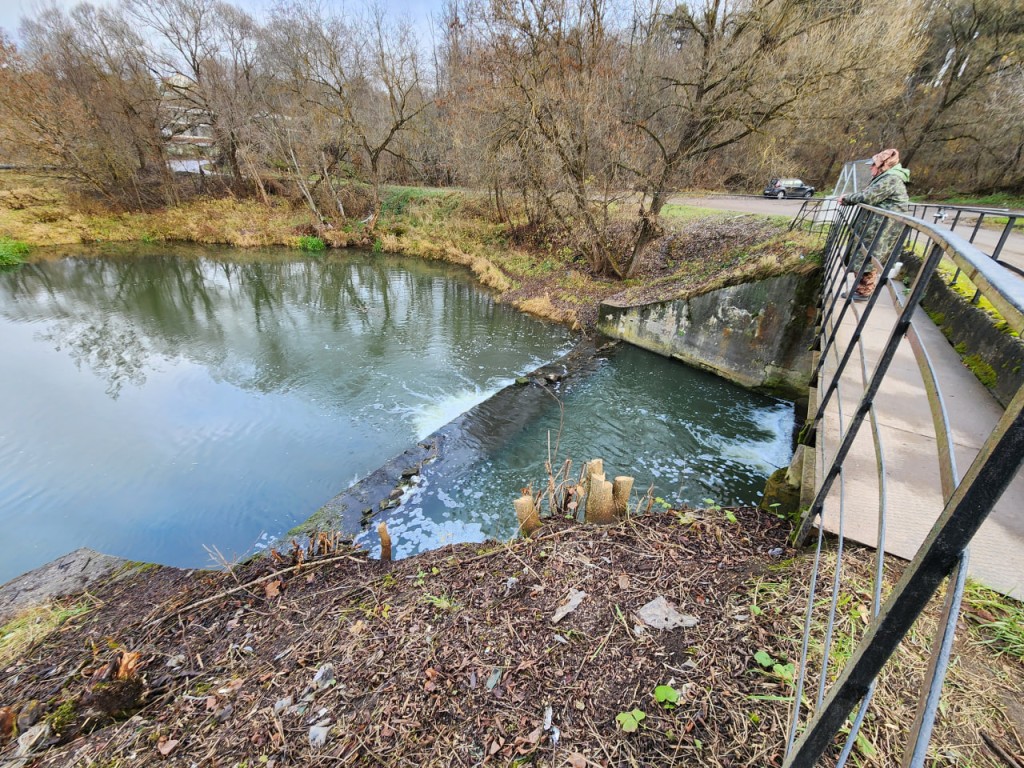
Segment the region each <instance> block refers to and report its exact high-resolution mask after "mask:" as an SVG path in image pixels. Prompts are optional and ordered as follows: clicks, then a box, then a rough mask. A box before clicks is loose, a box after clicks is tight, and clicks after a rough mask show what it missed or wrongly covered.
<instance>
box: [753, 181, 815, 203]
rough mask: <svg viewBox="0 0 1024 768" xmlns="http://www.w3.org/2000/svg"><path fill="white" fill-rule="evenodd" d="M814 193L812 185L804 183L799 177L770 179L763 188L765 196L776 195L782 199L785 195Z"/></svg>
mask: <svg viewBox="0 0 1024 768" xmlns="http://www.w3.org/2000/svg"><path fill="white" fill-rule="evenodd" d="M813 194H814V187H812V186H811V185H810V184H804V183H803V182H802V181H800V179H772V180H771V181H769V182H768V186H767V187H765V188H764V196H765V197H777V198H779V200H782V199H783V198H786V197H810V196H811V195H813Z"/></svg>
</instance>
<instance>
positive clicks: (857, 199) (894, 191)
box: [843, 163, 910, 212]
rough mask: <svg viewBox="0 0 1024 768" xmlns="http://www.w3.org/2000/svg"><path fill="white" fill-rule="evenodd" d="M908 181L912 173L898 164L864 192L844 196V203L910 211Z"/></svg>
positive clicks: (880, 175)
mask: <svg viewBox="0 0 1024 768" xmlns="http://www.w3.org/2000/svg"><path fill="white" fill-rule="evenodd" d="M908 181H910V171H908V170H907V169H906V168H904V167H903V166H902V165H900V164H898V163H897V164H896V165H894V166H893V167H892V168H890V169H889V170H888V171H886V172H885V173H881V174H879V175H878V176H876V177H875V178H874V179H873V180H872V182H871V183H870V184H869V185H868V186H867V187H865V189H864V191H863V192H855V193H854V194H852V195H846V196H844V197H843V202H844V203H845V204H846V205H856V204H857V203H866V204H867V205H873V206H875V207H877V208H884V209H885V210H887V211H904V212H905V211H907V210H909V209H910V205H909V203H910V198H909V197H908V196H907V187H906V183H907V182H908Z"/></svg>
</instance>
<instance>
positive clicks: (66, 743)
mask: <svg viewBox="0 0 1024 768" xmlns="http://www.w3.org/2000/svg"><path fill="white" fill-rule="evenodd" d="M788 530H789V524H788V523H786V522H784V521H781V520H779V519H777V518H776V517H775V516H773V515H766V514H764V513H762V512H759V511H758V510H756V509H738V510H734V511H733V510H721V509H712V510H702V511H692V510H684V511H680V512H672V511H663V512H661V513H657V514H651V515H646V516H641V517H636V518H631V519H628V520H626V521H623V522H621V523H618V524H615V525H611V526H583V525H578V524H575V523H571V522H568V521H552V520H549V521H547V522H546V524H545V525H544V527H543V528H542V529H541V530H540V531H539V532H538V534H536V535H535V536H534V537H533V538H530V539H516V540H513V541H512V542H506V543H497V542H489V543H485V544H481V545H456V546H449V547H445V548H443V549H440V550H437V551H434V552H430V553H426V554H423V555H420V556H417V557H414V558H410V559H407V560H402V561H399V562H395V563H383V562H379V561H374V560H369V559H367V558H366V557H365V555H364V553H362V552H360V551H358V550H353V549H351V548H350V547H349V546H348V545H346V544H344V543H341V542H339V541H337V540H336V539H334V538H332V537H327V536H321V537H319V538H317V539H316V540H314V542H313V547H314V554H313V555H308V554H304V553H303V552H302V551H301V550H299V549H296V550H294V551H293V552H292V553H291V554H288V555H282V554H275V556H272V557H264V558H261V559H258V560H257V561H255V562H253V563H250V564H247V565H244V566H239V567H237V568H234V569H232V570H230V571H226V572H216V573H211V572H186V571H180V570H176V569H171V568H150V569H143V570H141V571H140V570H132V571H130V572H128V573H127V574H125V575H123V576H122V577H121V578H119V579H115V580H114V581H112V582H111V583H108V584H107V585H105V586H102V587H100V588H97V589H94V590H92V591H91V592H90V593H87V594H85V595H83V596H81V597H79V598H77V600H76V601H75V602H77V603H78V604H79V605H82V604H84V605H86V606H87V607H88V608H89V610H88V612H86V613H83V614H81V615H79V616H77V617H75V618H71V619H69V620H68V621H67V622H66V623H65V624H64V625H63V626H62V627H61V628H60V629H59V630H58V631H55V632H53V633H51V634H50V635H49V636H47V637H46V638H44V639H43V640H42V641H40V642H38V643H37V644H36V645H35V646H34V647H32V648H31V649H30V650H29V651H27V652H25V653H23V654H22V655H21V656H20V657H19V658H18V659H16V660H15V661H13V662H11V663H9V664H8V666H7V667H6V668H5V669H3V680H2V682H0V707H2V708H0V721H3V720H4V719H5V718H6V725H5V726H4V727H5V729H6V730H5V733H10V732H11V730H12V723H13V722H14V721H15V720H18V721H20V722H19V725H18V729H17V730H18V732H20V733H21V734H22V736H21V738H20V740H11V741H9V742H8V743H7V744H6V746H5V747H0V765H4V766H12V767H13V766H82V767H83V768H84V767H85V766H97V767H99V766H103V767H104V768H112V767H113V766H117V767H118V768H121V767H122V766H146V765H164V764H166V765H174V766H239V767H241V766H245V767H246V768H250V767H251V766H264V765H265V766H328V765H331V766H333V765H382V766H385V765H386V766H453V765H460V766H470V765H473V766H477V765H499V766H508V765H543V766H571V767H572V768H579V767H580V766H653V765H713V766H741V765H743V766H746V765H759V766H777V765H781V760H782V755H783V749H784V740H785V733H786V725H787V720H788V717H789V709H790V706H791V705H790V701H791V697H792V666H791V665H792V663H793V660H795V659H796V658H797V657H798V652H799V645H798V643H799V637H800V633H801V627H800V625H801V622H802V617H801V615H800V604H801V601H802V600H805V599H806V593H805V589H806V584H805V581H804V577H805V576H806V570H807V567H808V564H809V561H810V558H808V557H806V556H797V553H795V552H794V551H792V550H790V549H789V548H787V545H786V534H787V533H788ZM863 559H864V566H865V568H866V569H867V570H868V571H869V570H870V557H869V556H868V555H865V556H864V558H863ZM822 599H827V595H823V597H822ZM850 615H851V616H852V617H853V618H854V621H853V625H859V623H860V622H859V621H857V620H856V619H857V617H858V613H857V611H852V612H851V614H850ZM837 631H839V632H845V631H847V630H846V629H843V628H842V627H841V628H840V629H839V630H837ZM928 634H929V630H928V629H927V628H925V629H923V630H922V639H921V645H922V648H921V653H920V660H921V663H922V664H923V659H924V658H926V656H927V642H926V639H927V635H928ZM976 647H977V646H976V644H975V645H968V647H967V648H966V650H967V651H970V650H971V649H972V648H976ZM765 655H767V656H768V657H769V658H770V660H771V662H772V663H774V665H775V666H774V667H773V664H771V663H770V664H767V665H766V664H765V662H764V659H765ZM969 658H970V659H974V660H973V661H970V663H969V665H975V664H979V663H980V664H982V665H983V666H984V664H986V663H988V662H986V661H984V660H982V661H980V662H979V661H978V660H977V659H975V657H974V656H969ZM969 665H968V666H969ZM1020 666H1021V665H1020V664H1019V663H1016V662H1013V663H1009V664H1004V665H1003V666H1002V667H998V668H997V667H986V670H987V671H984V674H982V673H978V671H977V670H974V671H973V672H972V674H976V675H977V674H982V676H981V677H980V678H979V677H975V678H973V682H971V683H970V684H969V685H968V687H969V688H970V689H971V690H968V691H962V690H956V689H954V690H952V691H951V692H950V693H949V694H948V695H947V699H946V703H945V706H946V707H948V708H949V710H950V711H953V712H960V711H961V710H963V709H964V708H965V707H968V706H975V705H976V702H975V700H976V699H977V698H978V697H979V696H980V695H981V693H982V691H983V690H987V691H988V694H987V695H988V698H989V699H990V700H994V699H998V696H997V695H995V694H996V693H997V692H998V690H1004V691H1010V692H1012V691H1014V690H1016V691H1018V692H1019V691H1020V690H1021V687H1020V685H1021V680H1022V679H1024V676H1022V674H1021V669H1020ZM972 669H973V667H972ZM787 670H788V671H787ZM907 670H908V667H906V666H904V667H901V668H900V670H898V672H897V673H896V675H895V676H894V677H893V680H895V682H892V681H890V683H886V684H885V685H883V691H882V692H883V693H885V691H886V690H887V689H886V686H887V685H892V686H894V688H893V693H892V694H891V695H892V697H893V700H894V701H896V702H901V703H900V705H899V706H891V707H890V706H888V705H886V704H885V703H884V702H880V703H878V704H877V705H876V707H875V708H874V709H873V716H872V722H871V723H870V728H871V730H870V731H869V732H868V733H869V736H870V740H869V739H867V738H866V739H865V743H866V746H863V747H862V752H858V753H857V755H856V757H857V764H862V765H891V764H893V763H894V762H895V761H893V760H890V758H892V757H894V755H892V754H890V753H888V752H887V750H888V748H889V747H888V745H887V743H886V741H885V740H886V739H888V738H891V739H892V740H893V742H894V743H902V740H904V739H905V738H906V731H907V728H908V727H909V723H910V722H911V721H912V719H913V718H912V716H908V715H907V712H911V713H912V709H908V707H912V706H913V699H914V695H913V691H912V689H910V690H908V685H909V684H910V682H911V681H910V680H909V679H904V678H905V677H906V676H907V674H908V673H907ZM952 680H953V681H954V683H955V685H956V686H960V685H963V684H964V683H962V682H958V681H960V680H961V678H959V677H953V678H952ZM985 681H987V682H985ZM978 686H987V688H985V687H981V688H979V687H978ZM886 695H888V694H886ZM1006 699H1007V700H1008V701H1011V702H1012V699H1013V696H1012V695H1009V694H1007V696H1006ZM971 702H975V704H971ZM1008 706H1009V705H1008ZM1004 709H1005V707H1004ZM949 720H950V723H949V727H948V728H946V730H947V731H948V733H946V732H943V733H942V735H941V739H940V740H939V741H937V742H936V744H935V746H934V752H935V754H936V760H935V762H934V763H933V764H935V765H991V766H1003V767H1004V768H1005V766H1011V768H1012V766H1015V765H1016V764H1015V763H1008V762H1001V761H1000V759H999V758H998V756H996V753H995V752H993V750H992V749H991V748H989V747H987V746H986V745H985V742H984V736H985V735H986V734H987V735H989V737H990V738H992V739H994V740H995V742H996V743H997V744H998V745H1000V746H999V748H1000V749H1003V750H1004V751H1005V752H1006V753H1007V754H1010V755H1012V754H1017V755H1020V754H1021V753H1022V752H1024V748H1022V743H1021V741H1020V733H1021V731H1020V730H1015V728H1016V726H1015V724H1014V720H1013V718H1012V713H1011V715H1010V716H1007V715H1006V713H1005V711H1003V712H1002V715H1001V717H997V718H995V719H992V718H989V719H988V720H984V721H982V720H979V719H978V717H977V716H976V714H972V716H971V718H969V719H968V721H969V723H971V724H974V725H970V726H966V725H963V724H962V723H961V722H960V721H959V720H958V719H957V718H955V717H952V716H950V718H949ZM978 722H981V723H982V726H981V727H982V730H984V729H987V730H985V731H984V732H982V730H977V729H976V730H975V731H973V732H972V731H971V727H975V725H976V724H977V723H978ZM954 726H955V727H954ZM28 734H32V735H31V736H30V737H29V738H26V736H28ZM879 734H880V735H879ZM951 745H952V746H951ZM965 745H966V746H965ZM1014 750H1016V752H1014ZM19 753H20V754H21V755H22V757H21V759H17V757H16V756H17V755H18V754H19ZM944 755H947V756H946V757H944ZM948 755H954V757H948ZM962 756H966V758H967V759H968V760H969V762H961V757H962Z"/></svg>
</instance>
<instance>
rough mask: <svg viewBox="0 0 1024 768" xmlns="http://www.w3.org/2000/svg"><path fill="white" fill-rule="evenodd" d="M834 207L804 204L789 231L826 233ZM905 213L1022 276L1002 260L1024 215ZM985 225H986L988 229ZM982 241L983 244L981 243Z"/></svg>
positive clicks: (917, 206) (951, 210) (966, 209)
mask: <svg viewBox="0 0 1024 768" xmlns="http://www.w3.org/2000/svg"><path fill="white" fill-rule="evenodd" d="M837 207H838V204H837V199H836V198H834V197H824V198H814V199H811V200H805V201H804V204H803V205H802V206H801V207H800V210H799V211H798V212H797V215H796V216H795V217H794V219H793V223H792V224H791V225H790V228H791V229H792V228H796V227H801V228H805V229H810V230H812V231H822V232H823V231H827V229H828V226H829V225H830V224H831V222H832V220H833V219H834V217H835V214H836V209H837ZM908 212H909V213H910V215H911V216H914V217H916V218H918V219H921V220H922V221H926V222H930V223H932V224H934V225H935V226H936V227H938V228H940V229H947V230H949V231H950V232H957V234H962V235H964V236H966V238H967V242H969V243H971V244H972V245H974V246H976V247H977V248H978V250H979V251H981V252H982V253H984V254H985V255H987V256H988V257H989V258H991V259H992V260H993V261H997V262H999V263H1000V264H1002V265H1003V266H1004V267H1006V268H1007V269H1010V270H1012V271H1014V272H1016V273H1017V274H1018V275H1022V276H1024V269H1022V268H1021V267H1019V266H1017V265H1015V264H1012V263H1010V262H1008V261H1007V260H1006V259H1005V258H1002V257H1003V255H1004V253H1003V252H1004V249H1005V248H1006V243H1007V241H1008V240H1009V239H1010V235H1011V234H1013V231H1014V227H1015V226H1016V225H1017V223H1018V222H1022V221H1024V211H1014V210H1010V209H1008V208H975V207H971V206H963V205H943V204H941V203H911V204H910V210H909V211H908ZM986 223H987V224H988V227H987V228H986V226H985V225H986ZM958 228H959V229H958ZM989 232H991V236H989V235H988V233H989ZM981 233H984V234H981ZM979 234H981V237H979ZM1022 234H1024V233H1022ZM911 239H912V242H916V241H917V240H918V239H920V235H919V233H914V234H913V235H912V236H911ZM983 240H984V241H986V242H982V241H983Z"/></svg>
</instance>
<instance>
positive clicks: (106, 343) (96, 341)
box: [39, 317, 149, 400]
mask: <svg viewBox="0 0 1024 768" xmlns="http://www.w3.org/2000/svg"><path fill="white" fill-rule="evenodd" d="M39 337H40V338H41V339H43V340H44V341H47V342H50V343H52V344H53V345H54V349H55V350H56V351H58V352H60V351H61V350H63V349H67V351H68V354H70V355H71V359H72V360H74V361H75V365H76V366H77V367H78V368H81V367H82V366H83V365H85V366H86V367H87V368H89V369H90V370H92V371H93V373H95V374H96V375H97V376H99V377H100V378H101V379H103V380H104V381H105V382H106V383H107V387H106V393H107V394H108V395H110V397H111V398H113V399H115V400H116V399H117V396H118V395H119V394H120V393H121V388H122V387H123V386H124V385H125V384H133V385H135V386H141V385H143V384H145V383H146V369H147V367H148V362H149V350H148V349H147V348H146V344H145V342H144V341H143V340H142V339H140V338H139V335H138V334H137V333H136V332H135V329H134V328H132V327H131V326H130V325H127V324H126V323H124V322H122V321H120V320H118V319H116V318H111V317H106V318H102V319H101V320H98V321H97V322H96V323H79V322H75V321H69V320H58V321H57V322H56V323H54V325H53V326H51V327H50V328H49V329H48V330H46V331H45V332H43V333H41V334H39Z"/></svg>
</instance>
